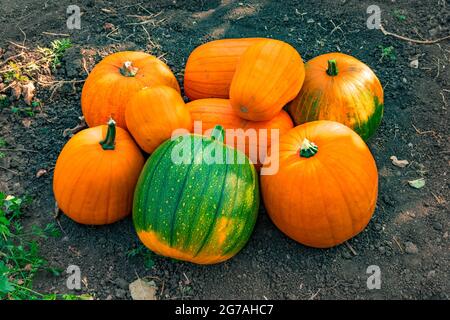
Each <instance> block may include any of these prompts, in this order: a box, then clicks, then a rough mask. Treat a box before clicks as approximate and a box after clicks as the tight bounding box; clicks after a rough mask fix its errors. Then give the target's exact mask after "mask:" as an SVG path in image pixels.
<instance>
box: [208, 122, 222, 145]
mask: <svg viewBox="0 0 450 320" xmlns="http://www.w3.org/2000/svg"><path fill="white" fill-rule="evenodd" d="M224 137H225V129H224V128H223V127H222V126H221V125H219V124H218V125H216V126H215V127H214V129H213V131H212V132H211V139H213V140H217V141H220V142H223V139H224Z"/></svg>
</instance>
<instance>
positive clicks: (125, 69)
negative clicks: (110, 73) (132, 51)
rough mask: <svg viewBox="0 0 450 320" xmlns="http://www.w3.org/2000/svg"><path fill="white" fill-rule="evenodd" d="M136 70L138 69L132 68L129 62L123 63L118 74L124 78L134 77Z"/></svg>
mask: <svg viewBox="0 0 450 320" xmlns="http://www.w3.org/2000/svg"><path fill="white" fill-rule="evenodd" d="M138 70H139V69H138V68H136V67H135V66H133V63H132V62H131V61H125V62H124V63H123V66H122V68H120V73H121V74H122V75H123V76H124V77H134V76H135V75H136V74H137V72H138Z"/></svg>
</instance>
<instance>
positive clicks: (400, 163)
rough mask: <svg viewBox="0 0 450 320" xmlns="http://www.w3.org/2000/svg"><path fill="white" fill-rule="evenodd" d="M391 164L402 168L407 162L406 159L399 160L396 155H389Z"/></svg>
mask: <svg viewBox="0 0 450 320" xmlns="http://www.w3.org/2000/svg"><path fill="white" fill-rule="evenodd" d="M390 159H391V160H392V164H393V165H394V166H396V167H399V168H404V167H406V166H407V165H408V164H409V161H408V160H399V159H398V158H397V157H396V156H392V157H390Z"/></svg>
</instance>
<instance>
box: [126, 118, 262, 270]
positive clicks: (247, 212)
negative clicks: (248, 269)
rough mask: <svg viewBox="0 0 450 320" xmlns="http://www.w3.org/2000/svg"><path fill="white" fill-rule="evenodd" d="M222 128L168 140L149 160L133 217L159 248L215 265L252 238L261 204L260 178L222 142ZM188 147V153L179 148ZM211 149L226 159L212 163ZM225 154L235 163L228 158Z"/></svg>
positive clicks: (141, 233)
mask: <svg viewBox="0 0 450 320" xmlns="http://www.w3.org/2000/svg"><path fill="white" fill-rule="evenodd" d="M223 133H224V131H223V128H222V127H220V126H216V127H215V129H214V131H213V134H212V135H211V138H209V137H206V136H201V135H194V134H190V135H184V136H180V137H178V138H177V139H175V140H168V141H166V142H165V143H163V144H162V145H161V146H160V147H159V148H158V149H157V150H156V151H155V152H154V153H153V154H152V156H151V157H150V158H149V159H148V161H147V163H146V164H145V166H144V169H143V171H142V173H141V176H140V178H139V181H138V184H137V187H136V191H135V197H134V204H133V222H134V226H135V228H136V231H137V234H138V236H139V238H140V240H141V241H142V242H143V243H144V244H145V245H146V246H147V247H148V248H149V249H150V250H152V251H154V252H155V253H157V254H160V255H164V256H167V257H171V258H174V259H178V260H185V261H190V262H193V263H198V264H212V263H218V262H221V261H225V260H227V259H229V258H231V257H232V256H234V255H235V254H236V253H237V252H238V251H239V250H241V248H242V247H243V246H244V245H245V244H246V243H247V241H248V239H249V238H250V235H251V233H252V230H253V227H254V225H255V222H256V217H257V213H258V207H259V191H258V178H257V175H256V172H255V169H254V167H253V165H252V164H251V163H250V162H249V160H248V158H247V157H246V156H245V155H244V154H243V153H241V152H240V151H238V150H235V149H233V148H231V147H228V146H227V145H225V144H223V136H224V134H223ZM185 146H189V149H190V152H188V151H186V152H184V153H183V152H182V151H181V150H186V149H183V148H184V147H185ZM199 147H201V150H204V152H200V151H199V150H200V149H199ZM208 150H209V154H211V155H212V156H214V155H220V154H223V157H222V158H220V156H216V158H215V159H220V160H222V161H221V162H222V163H211V159H214V158H212V157H209V158H208V157H207V156H206V155H207V154H208ZM211 150H212V151H211ZM174 155H186V157H185V160H187V161H186V162H185V163H177V161H174ZM225 157H228V159H234V161H231V162H233V163H229V162H230V161H228V162H227V163H224V162H225V161H223V160H224V159H226V158H225ZM230 157H232V158H230ZM236 159H241V160H244V162H243V163H242V162H241V163H242V164H239V163H237V161H236ZM178 162H179V161H178ZM216 162H219V161H216Z"/></svg>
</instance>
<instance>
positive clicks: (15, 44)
mask: <svg viewBox="0 0 450 320" xmlns="http://www.w3.org/2000/svg"><path fill="white" fill-rule="evenodd" d="M8 42H9V43H10V44H12V45H13V46H16V47H18V48H20V49H27V47H25V46H22V45H20V44H18V43H15V42H13V41H9V40H8Z"/></svg>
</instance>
